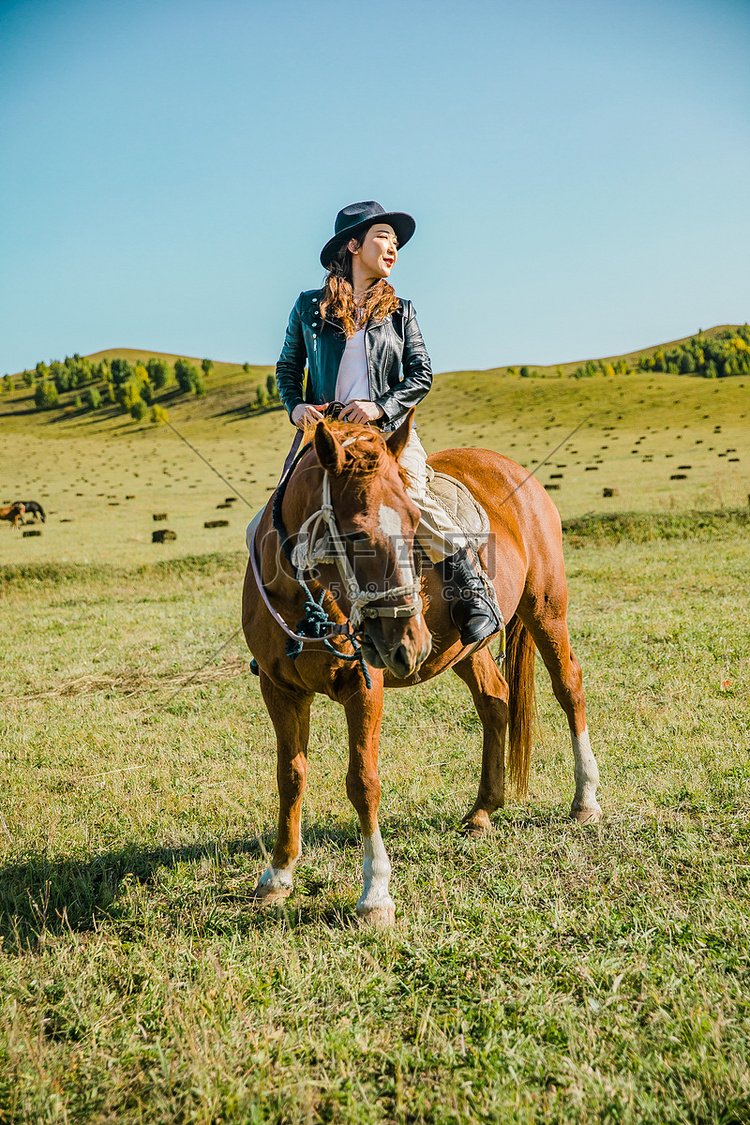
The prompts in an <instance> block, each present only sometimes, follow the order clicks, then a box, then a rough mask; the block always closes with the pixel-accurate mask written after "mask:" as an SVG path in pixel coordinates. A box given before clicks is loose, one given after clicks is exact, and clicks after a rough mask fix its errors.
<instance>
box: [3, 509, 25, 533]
mask: <svg viewBox="0 0 750 1125" xmlns="http://www.w3.org/2000/svg"><path fill="white" fill-rule="evenodd" d="M25 511H26V507H25V505H24V504H9V505H8V507H7V508H0V520H8V521H9V522H10V523H11V524H12V525H13V527H15V528H16V529H17V528H18V525H19V524H20V523H21V522H22V521H21V516H22V515H23V514H24V512H25Z"/></svg>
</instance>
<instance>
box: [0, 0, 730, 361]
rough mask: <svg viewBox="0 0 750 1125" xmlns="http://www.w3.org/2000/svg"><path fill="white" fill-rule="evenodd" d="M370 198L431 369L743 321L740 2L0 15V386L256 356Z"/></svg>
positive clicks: (490, 0)
mask: <svg viewBox="0 0 750 1125" xmlns="http://www.w3.org/2000/svg"><path fill="white" fill-rule="evenodd" d="M370 198H374V199H378V200H379V201H380V202H381V203H382V204H383V205H384V206H385V207H386V208H389V209H394V210H406V211H410V212H411V213H412V214H413V215H414V216H415V217H416V219H417V232H416V235H415V236H414V238H413V239H412V241H411V243H410V244H409V245H408V246H407V247H405V248H404V250H403V252H402V254H401V257H400V259H399V262H398V265H397V268H396V271H395V273H394V275H393V280H394V282H395V285H396V289H397V291H398V292H399V293H401V294H402V295H403V296H406V297H409V298H411V299H412V300H413V301H414V303H415V305H416V307H417V311H418V313H419V319H420V324H421V326H422V331H423V333H424V336H425V340H426V342H427V345H428V349H429V351H430V352H431V354H432V357H433V363H434V366H435V369H436V370H438V371H439V370H449V369H455V368H460V367H464V368H467V367H492V366H497V365H500V364H505V363H523V362H527V363H553V362H558V361H566V360H573V359H579V358H585V357H588V356H598V355H605V354H614V353H617V352H621V351H627V350H631V349H636V348H639V347H642V346H645V345H648V344H650V343H656V342H659V341H661V340H665V339H671V338H674V337H677V336H682V335H686V334H688V333H690V332H693V331H695V330H696V329H697V328H698V327H704V328H705V327H708V326H709V325H712V324H717V323H725V322H744V321H745V320H747V319H748V317H750V270H749V269H748V263H749V262H750V2H748V0H378V2H377V3H372V4H369V3H364V2H361V0H346V2H344V0H315V2H312V0H271V2H269V0H263V2H257V0H201V2H189V0H21V2H18V3H13V2H6V0H0V215H1V216H2V233H1V235H0V240H1V241H0V317H1V318H2V323H1V324H0V374H2V373H3V372H5V371H16V370H19V369H22V368H23V367H25V366H31V365H33V364H34V363H36V361H37V360H39V359H44V360H47V361H49V360H50V359H52V358H61V357H63V356H64V355H65V354H66V353H67V354H70V353H72V352H75V351H78V352H81V353H88V352H93V351H96V350H98V349H101V348H107V347H136V348H144V349H147V350H149V349H151V350H160V351H170V352H181V353H184V354H187V355H197V356H204V355H206V356H210V357H212V358H214V359H226V360H237V361H245V360H247V361H250V362H253V363H272V362H274V361H275V360H276V358H277V356H278V352H279V349H280V346H281V342H282V338H283V331H284V327H285V324H286V319H287V316H288V313H289V309H290V307H291V305H292V303H293V301H294V299H295V298H296V296H297V294H298V292H299V291H300V290H301V289H307V288H312V287H314V286H317V285H319V284H320V283H321V281H322V270H321V269H320V266H319V265H318V254H319V251H320V249H321V247H322V245H323V243H324V242H325V241H326V240H327V238H328V237H329V235H330V234H331V233H332V228H333V220H334V217H335V213H336V211H337V210H338V209H339V207H342V206H343V205H344V204H346V203H350V202H353V201H355V200H360V199H370Z"/></svg>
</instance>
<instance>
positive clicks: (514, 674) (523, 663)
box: [505, 615, 536, 797]
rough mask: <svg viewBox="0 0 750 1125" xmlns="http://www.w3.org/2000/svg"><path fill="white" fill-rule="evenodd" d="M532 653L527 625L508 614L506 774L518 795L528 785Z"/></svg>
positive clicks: (506, 645)
mask: <svg viewBox="0 0 750 1125" xmlns="http://www.w3.org/2000/svg"><path fill="white" fill-rule="evenodd" d="M535 656H536V647H535V645H534V642H533V640H532V639H531V635H530V633H529V631H528V629H527V628H526V626H525V625H524V623H523V622H522V621H521V619H520V617H518V615H516V616H515V617H512V618H511V620H510V623H509V625H508V628H507V636H506V642H505V660H506V664H505V675H506V679H507V681H508V690H509V698H508V710H509V724H508V725H509V728H510V745H509V749H508V775H509V778H510V780H511V782H512V783H513V784H514V785H515V787H516V791H517V792H518V795H519V797H523V796H525V794H526V790H527V789H528V786H529V761H530V759H531V727H532V720H533V716H534V712H535V696H534V660H535Z"/></svg>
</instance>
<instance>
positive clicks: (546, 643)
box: [523, 597, 602, 824]
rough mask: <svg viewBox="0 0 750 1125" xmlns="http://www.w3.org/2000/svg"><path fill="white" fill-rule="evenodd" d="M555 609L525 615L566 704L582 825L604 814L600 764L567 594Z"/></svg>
mask: <svg viewBox="0 0 750 1125" xmlns="http://www.w3.org/2000/svg"><path fill="white" fill-rule="evenodd" d="M561 600H562V606H561V607H560V609H561V611H560V609H558V610H557V612H555V611H554V610H553V609H552V608H551V604H554V603H545V605H544V608H543V609H542V610H541V611H540V612H532V614H530V615H527V614H524V615H523V618H524V622H525V624H526V627H527V629H528V630H529V632H530V634H531V636H532V638H533V640H534V643H535V644H536V647H537V648H538V649H539V653H540V655H541V657H542V660H543V661H544V663H545V665H546V666H547V671H548V672H549V674H550V679H551V680H552V690H553V691H554V693H555V697H556V699H557V701H558V703H559V704H560V706H561V707H562V709H563V711H564V712H565V715H566V717H567V720H568V726H569V727H570V737H571V741H572V744H573V758H574V760H575V781H576V792H575V797H574V798H573V803H572V805H571V807H570V815H571V817H573V819H574V820H577V821H578V822H579V823H580V824H588V823H592V822H593V821H595V820H598V819H599V817H600V816H601V814H602V810H601V808H600V806H599V802H598V801H597V799H596V790H597V786H598V785H599V767H598V766H597V764H596V758H595V757H594V752H593V750H592V749H591V740H590V738H589V732H588V727H587V726H586V701H585V698H584V694H583V676H582V675H581V665H580V664H579V663H578V661H577V660H576V658H575V655H574V653H573V650H572V649H571V647H570V635H569V633H568V623H567V619H566V614H565V608H564V607H565V606H566V605H567V597H566V598H565V599H561Z"/></svg>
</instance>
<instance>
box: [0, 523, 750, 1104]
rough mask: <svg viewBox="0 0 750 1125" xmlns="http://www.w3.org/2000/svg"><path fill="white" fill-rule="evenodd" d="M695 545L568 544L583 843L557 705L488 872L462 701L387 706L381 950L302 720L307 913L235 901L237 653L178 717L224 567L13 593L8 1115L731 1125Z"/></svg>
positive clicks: (251, 711) (721, 781) (739, 959)
mask: <svg viewBox="0 0 750 1125" xmlns="http://www.w3.org/2000/svg"><path fill="white" fill-rule="evenodd" d="M633 526H635V525H633ZM639 526H640V528H641V532H642V534H641V536H640V537H641V538H646V537H647V536H648V534H649V521H648V519H647V518H645V517H644V519H643V520H642V521H641V523H640V525H639ZM651 531H652V532H655V533H658V531H659V527H658V526H653V527H652V528H651ZM682 531H683V533H684V534H685V535H687V537H686V538H683V539H679V540H676V539H668V540H667V539H655V540H653V541H651V542H644V543H637V542H633V541H632V540H627V539H620V541H619V542H612V541H610V542H603V543H600V542H597V541H596V536H595V533H592V529H591V527H589V529H588V532H587V531H586V529H585V528H584V529H582V528H581V527H580V526H579V527H578V529H577V533H576V542H577V543H578V544H579V545H578V546H577V547H569V548H568V570H569V576H570V585H571V595H572V612H571V627H572V633H573V639H574V645H575V648H576V650H577V652H578V654H579V656H580V658H581V660H582V663H583V666H584V672H585V681H586V686H587V691H588V702H589V725H590V729H591V731H592V735H593V737H594V746H595V749H596V751H597V753H598V756H599V763H600V768H601V771H602V778H603V788H602V805H603V809H604V813H605V817H604V821H603V822H602V823H601V825H600V826H598V827H596V828H594V829H588V830H581V829H579V828H577V827H576V826H574V825H571V824H570V823H568V821H567V819H566V811H567V807H568V804H569V800H570V795H571V792H572V764H571V760H570V754H569V743H568V738H567V734H566V731H565V729H564V721H563V719H562V716H561V713H560V711H559V709H558V708H557V705H556V704H555V702H554V700H553V698H552V696H551V691H550V689H549V687H548V685H547V681H546V677H544V676H541V675H540V676H539V687H540V704H539V711H540V730H539V735H538V738H537V739H536V740H535V752H534V758H533V766H532V781H531V792H530V796H529V799H528V800H527V801H526V802H524V803H523V804H519V803H518V802H516V801H511V802H510V803H509V805H508V807H507V809H506V810H505V811H504V812H503V813H501V814H499V815H498V816H497V818H496V825H495V828H494V830H493V831H492V832H491V833H490V834H489V835H487V837H486V838H484V839H482V840H480V841H478V842H477V841H471V840H466V839H464V838H462V837H461V836H459V835H458V834H457V832H456V830H455V829H456V825H457V823H458V821H459V819H460V816H461V814H462V813H463V812H464V811H465V809H466V807H467V806H468V804H469V803H470V800H471V798H472V796H473V793H474V789H475V786H476V781H477V776H478V760H479V742H480V734H479V728H478V722H477V720H476V718H475V716H474V713H473V710H472V708H471V705H470V702H469V700H468V698H467V696H466V695H465V693H464V690H463V688H462V686H461V685H460V684H459V683H458V681H457V680H455V679H454V678H452V677H450V676H446V677H443V678H442V679H441V680H438V681H437V682H435V683H430V684H426V685H424V686H423V687H421V688H419V689H415V690H413V691H411V692H409V693H404V694H402V693H398V692H396V693H390V694H389V697H388V698H387V704H386V721H385V725H384V737H383V746H382V781H383V803H382V812H383V817H382V824H383V832H384V836H385V838H386V843H387V846H388V849H389V852H390V854H391V858H392V862H393V866H394V880H393V888H392V889H393V891H394V896H395V899H396V903H397V908H398V923H397V925H396V927H395V929H394V930H393V931H392V932H390V933H382V932H368V931H361V930H359V929H358V928H357V925H356V917H355V911H354V904H355V902H356V899H357V896H358V894H359V889H360V888H359V851H360V849H359V841H358V833H357V829H356V824H355V818H354V816H353V814H352V810H351V808H350V806H349V804H348V802H347V799H346V796H345V792H344V785H343V776H344V772H345V768H346V764H345V733H344V723H343V717H342V715H341V714H340V713H339V711H338V709H337V708H336V707H335V706H334V705H332V704H330V703H327V702H325V701H320V702H319V703H318V704H317V706H316V712H315V714H316V718H315V724H314V729H313V737H312V742H311V755H310V760H311V769H310V774H311V776H310V787H309V795H308V799H307V802H306V810H305V816H304V827H305V840H306V849H305V858H304V860H303V862H302V863H301V865H300V869H299V876H298V881H297V890H296V892H295V895H294V896H293V898H292V899H291V900H289V901H288V902H287V904H286V905H285V907H284V908H283V909H281V910H279V911H278V912H275V911H272V912H271V913H270V914H262V913H261V914H259V913H257V912H256V911H255V910H254V909H253V908H252V906H251V904H250V892H251V890H252V887H253V886H254V883H255V880H256V877H257V875H258V873H259V871H260V869H261V868H262V866H263V863H264V859H263V854H264V850H267V849H269V848H270V846H271V843H272V839H273V832H274V828H273V825H274V817H275V809H276V797H275V785H274V751H273V740H272V736H271V731H270V728H269V723H268V721H267V719H266V716H265V712H264V708H263V705H262V703H261V700H260V697H259V693H258V688H257V680H255V679H254V678H253V677H252V676H249V675H248V674H247V661H248V655H247V653H246V652H244V653H243V650H242V647H241V645H240V644H239V642H237V644H236V645H235V646H233V647H230V648H229V649H228V650H227V651H226V652H225V653H224V654H223V658H222V659H220V660H219V661H218V662H217V664H216V666H215V668H214V669H213V671H212V670H211V669H207V670H206V672H205V673H204V674H203V677H201V678H199V680H198V681H197V682H195V683H193V684H192V685H190V686H188V687H186V688H185V689H184V690H183V691H182V692H181V693H180V694H178V695H177V696H176V697H174V692H175V690H176V688H177V687H178V686H179V683H180V676H181V675H182V674H183V673H184V672H185V670H186V669H192V668H196V667H199V666H200V665H201V664H202V663H203V661H204V659H205V657H206V656H207V655H208V654H209V653H210V652H211V651H212V646H213V645H214V643H215V640H216V638H217V637H222V636H226V635H229V634H230V633H231V631H232V630H233V628H234V627H235V623H236V620H237V609H238V585H239V580H240V576H241V572H242V566H243V559H242V556H241V555H240V554H237V555H234V554H229V555H215V556H208V557H201V558H195V559H193V560H183V562H182V563H181V564H179V565H175V566H168V565H165V564H157V565H155V566H150V567H146V568H140V569H137V568H130V569H128V568H119V569H118V568H114V567H112V566H105V565H100V566H98V567H97V566H88V567H86V566H78V567H76V566H72V565H69V566H60V567H57V568H56V567H54V566H52V565H48V566H46V567H40V568H39V570H38V571H36V572H35V571H34V570H33V569H32V570H29V569H26V570H24V571H16V572H14V571H13V570H12V569H11V568H6V571H5V573H4V579H5V580H4V583H3V595H2V596H3V604H4V613H3V618H4V622H5V624H4V630H5V652H6V660H5V676H4V682H5V692H6V705H5V708H4V713H3V718H2V746H3V752H4V756H5V759H6V760H5V765H4V771H3V772H4V777H5V781H4V789H5V792H4V795H3V803H2V808H3V815H4V824H3V825H2V834H3V839H2V853H3V859H2V880H1V881H0V886H1V888H2V892H1V893H2V896H3V910H2V932H3V950H2V958H0V974H1V979H2V985H1V987H2V995H3V998H4V1003H3V1005H2V1014H1V1015H0V1060H2V1064H1V1065H0V1075H2V1077H1V1078H0V1120H2V1121H9V1122H20V1121H66V1122H110V1121H117V1122H131V1121H132V1122H140V1121H148V1122H174V1121H180V1122H182V1121H196V1122H219V1121H221V1122H238V1123H239V1122H246V1121H259V1122H260V1121H278V1122H283V1121H293V1122H296V1121H318V1120H322V1121H342V1122H343V1121H360V1122H371V1121H380V1120H385V1121H431V1122H432V1121H434V1122H450V1121H466V1120H470V1121H471V1120H476V1121H490V1120H509V1121H519V1122H521V1121H528V1122H531V1121H552V1122H556V1121H561V1122H562V1121H566V1122H567V1121H570V1122H573V1121H576V1122H579V1121H583V1122H589V1121H592V1122H593V1121H623V1122H644V1121H653V1122H685V1121H696V1122H697V1121H700V1122H704V1121H705V1122H723V1123H729V1122H736V1123H739V1122H744V1121H746V1120H747V1119H748V1115H749V1114H750V1071H749V1070H748V1051H749V1050H750V1023H749V1022H748V1014H749V1008H750V989H749V988H748V980H749V979H750V977H749V973H750V945H748V937H749V936H750V935H749V933H748V931H749V929H750V923H749V921H748V919H749V918H750V913H749V912H748V908H749V907H750V865H749V864H748V852H747V848H748V841H749V835H748V811H749V810H748V788H747V785H748V776H749V774H750V768H749V767H748V759H747V749H748V727H749V724H750V702H749V698H748V697H749V695H750V666H749V663H748V655H749V653H748V631H747V619H748V590H750V573H749V572H750V552H749V551H748V547H750V533H749V531H748V528H747V526H746V524H744V523H743V522H742V521H741V520H738V521H736V522H735V521H733V520H732V519H731V518H727V519H726V520H725V521H724V524H723V526H720V527H718V528H715V527H710V526H706V525H705V524H704V525H703V526H702V527H698V526H697V525H696V526H694V527H693V528H692V532H693V533H691V527H690V520H689V518H687V517H686V518H685V519H684V520H683V523H682ZM636 537H637V536H636ZM209 675H210V676H211V678H210V679H209V678H208V677H209Z"/></svg>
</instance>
